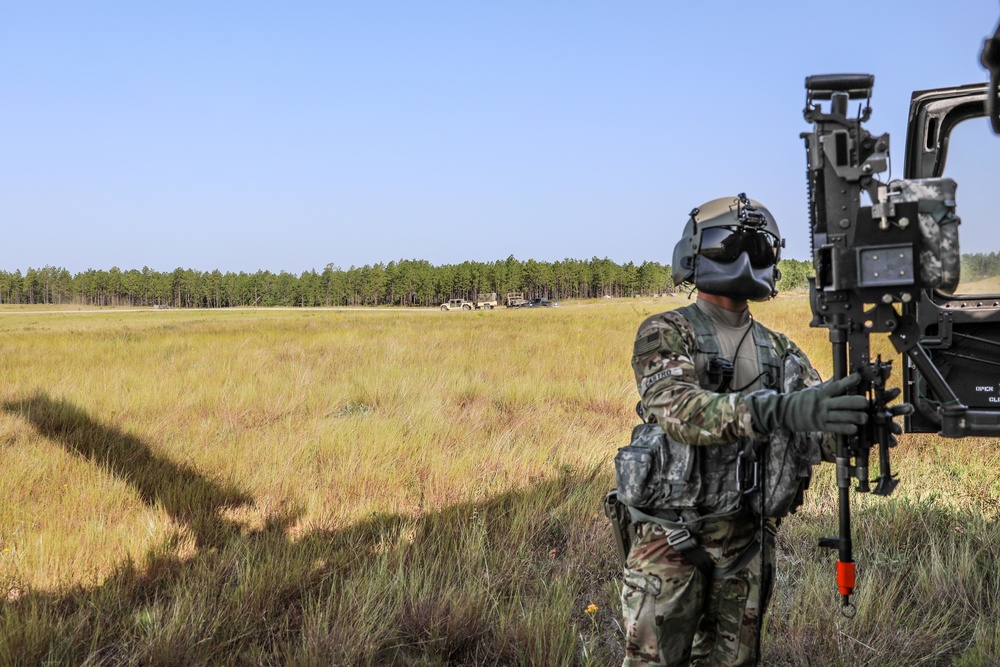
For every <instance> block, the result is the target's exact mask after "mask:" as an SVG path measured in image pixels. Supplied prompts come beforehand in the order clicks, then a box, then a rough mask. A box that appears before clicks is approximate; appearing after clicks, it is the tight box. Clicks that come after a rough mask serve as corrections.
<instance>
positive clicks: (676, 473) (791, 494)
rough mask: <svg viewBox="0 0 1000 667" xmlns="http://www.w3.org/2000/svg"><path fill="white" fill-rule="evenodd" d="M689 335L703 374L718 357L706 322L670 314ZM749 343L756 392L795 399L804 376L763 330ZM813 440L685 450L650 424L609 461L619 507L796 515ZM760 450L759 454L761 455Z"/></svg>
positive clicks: (697, 315)
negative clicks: (612, 464) (758, 388)
mask: <svg viewBox="0 0 1000 667" xmlns="http://www.w3.org/2000/svg"><path fill="white" fill-rule="evenodd" d="M677 312H678V313H679V314H681V315H683V316H684V317H685V318H686V319H687V320H688V321H689V322H690V323H691V325H692V327H693V328H694V331H695V338H696V341H697V347H698V353H699V354H701V355H704V356H705V360H706V362H709V363H706V365H705V367H706V368H708V367H709V365H710V362H711V360H712V359H715V358H717V357H718V356H719V353H720V350H719V340H718V333H717V332H716V329H715V325H714V323H713V322H712V321H711V319H710V318H709V317H708V316H707V315H706V314H705V313H703V312H702V311H701V310H700V309H698V308H697V306H695V305H694V304H692V305H690V306H685V307H683V308H680V309H678V310H677ZM750 326H751V328H752V330H753V340H754V344H755V346H756V351H757V364H758V371H759V373H760V381H761V386H762V387H763V388H764V389H765V390H766V389H772V390H775V391H785V392H788V391H795V390H798V389H801V388H802V387H803V386H804V380H805V368H804V366H803V364H802V362H801V360H800V359H799V358H798V357H797V356H796V355H794V354H788V355H786V356H785V358H784V359H780V358H778V356H777V354H776V352H775V350H774V346H773V345H772V343H771V338H770V336H769V335H768V333H767V331H766V330H765V329H764V327H763V325H761V324H759V323H757V322H756V321H753V322H752V323H751V325H750ZM699 384H700V385H701V387H702V388H703V389H707V390H713V391H714V390H715V388H716V387H715V386H713V385H717V380H715V379H714V378H711V379H710V378H709V377H708V374H707V373H703V374H702V377H699ZM818 438H819V436H818V435H817V434H805V433H802V434H799V433H791V432H789V431H786V430H783V429H779V430H776V431H775V432H774V433H772V434H771V437H770V439H769V441H768V443H767V446H766V447H763V446H761V445H762V444H763V443H753V442H752V441H751V440H750V439H743V440H740V441H738V442H736V443H733V444H727V445H713V446H704V445H699V446H695V445H688V444H685V443H681V442H677V441H676V440H674V439H672V438H671V437H669V436H668V435H667V434H666V433H664V432H663V429H662V428H660V426H659V425H658V424H656V423H646V424H640V425H639V426H636V427H635V429H634V430H633V432H632V442H631V443H630V444H629V445H628V446H627V447H623V448H621V449H620V450H619V452H618V455H617V456H616V457H615V473H616V478H617V486H618V500H619V501H620V502H622V503H624V504H625V505H628V506H630V507H632V508H635V509H639V510H642V511H643V512H645V513H646V514H651V515H656V514H658V513H661V512H662V511H663V510H670V511H672V513H673V514H674V515H675V516H683V517H688V519H687V520H690V518H691V517H697V518H700V519H704V518H706V517H709V516H711V517H726V516H729V515H734V514H736V513H738V512H740V511H741V510H742V509H743V508H744V507H745V506H746V503H745V499H746V498H747V497H748V496H749V501H748V502H749V506H750V509H751V510H752V511H754V512H755V513H758V514H759V513H760V512H762V511H763V512H764V513H765V515H766V516H769V517H774V518H779V517H781V516H785V515H786V514H788V513H789V512H793V511H795V509H797V508H798V506H799V505H801V503H802V493H803V491H804V490H805V488H807V487H808V482H809V478H810V476H811V472H812V465H814V464H815V463H819V460H820V455H819V440H818ZM761 450H763V452H762V451H761ZM761 453H764V457H763V459H764V461H765V463H766V465H765V466H764V473H765V474H764V478H765V503H766V507H764V508H762V507H761V499H760V495H761V494H760V493H751V492H752V491H756V490H757V487H758V485H759V482H760V480H759V472H760V470H759V468H758V467H757V466H756V465H755V462H756V461H757V459H759V458H761V456H760V455H761Z"/></svg>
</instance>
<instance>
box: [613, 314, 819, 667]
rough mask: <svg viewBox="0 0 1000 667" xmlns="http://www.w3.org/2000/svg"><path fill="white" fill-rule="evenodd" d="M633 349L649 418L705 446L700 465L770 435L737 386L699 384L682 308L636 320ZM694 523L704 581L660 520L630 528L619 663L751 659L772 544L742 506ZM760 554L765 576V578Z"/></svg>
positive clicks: (782, 349) (811, 377) (789, 348)
mask: <svg viewBox="0 0 1000 667" xmlns="http://www.w3.org/2000/svg"><path fill="white" fill-rule="evenodd" d="M701 303H702V302H701V301H699V304H701ZM754 326H760V325H754ZM761 329H762V330H763V331H764V332H766V334H767V336H766V338H767V339H768V340H769V342H770V345H771V348H772V349H773V351H774V353H775V355H776V356H777V357H779V358H781V357H783V355H784V354H785V353H786V352H790V353H793V354H795V355H797V356H798V357H799V358H800V359H801V360H802V361H803V365H804V368H803V373H804V376H805V382H804V383H805V384H806V385H810V386H811V385H813V384H818V383H819V382H820V377H819V374H818V373H817V372H816V371H815V370H814V369H813V368H812V367H811V366H810V365H809V363H808V361H807V360H806V357H805V355H804V354H803V353H802V352H801V350H799V349H798V348H797V347H796V346H795V345H794V343H792V342H791V341H790V340H789V339H788V338H787V337H786V336H784V335H782V334H779V333H776V332H773V331H770V330H767V329H764V328H763V327H761ZM634 352H635V354H634V356H633V359H632V366H633V370H634V371H635V377H636V383H637V385H638V387H639V393H640V395H641V396H642V404H643V406H644V408H645V410H646V412H647V414H651V415H653V416H655V418H656V421H657V422H658V423H659V425H660V427H661V428H662V429H663V430H664V431H665V432H666V433H667V435H668V436H669V437H671V438H673V439H674V440H676V441H678V442H682V443H687V444H689V445H697V446H699V447H698V451H699V452H704V454H703V455H702V456H701V457H700V461H701V463H699V465H702V466H704V465H705V461H706V460H708V459H711V458H712V457H713V456H715V455H714V454H713V452H715V451H716V449H717V448H718V450H719V451H722V450H723V449H724V448H725V447H730V448H731V447H732V446H733V444H734V443H737V442H741V441H748V440H758V441H759V440H766V439H767V438H768V435H769V434H767V433H761V432H758V431H757V430H756V427H755V425H754V422H753V419H752V418H751V416H750V412H749V410H748V408H747V406H746V404H745V403H744V401H743V393H716V392H714V391H711V390H708V389H704V388H703V385H705V384H707V381H706V378H705V369H704V366H705V363H704V358H703V355H702V354H700V353H699V348H698V341H697V338H696V334H695V330H694V328H693V326H692V324H691V322H689V321H688V319H686V318H685V317H684V316H683V315H682V314H680V313H678V312H675V311H669V312H666V313H661V314H659V315H654V316H652V317H649V318H647V319H646V320H645V321H644V322H643V323H642V325H641V326H640V327H639V331H638V334H637V336H636V345H635V350H634ZM772 382H773V380H772ZM824 444H826V443H824ZM701 446H703V447H705V448H706V449H701ZM734 474H735V473H734ZM704 500H705V508H704V509H702V507H701V506H699V510H700V514H701V515H705V514H710V513H712V512H713V511H715V507H712V500H713V499H712V498H704ZM695 527H696V528H697V540H698V543H699V544H700V546H701V548H702V549H703V550H704V551H705V552H706V553H707V554H708V555H709V556H710V557H711V559H712V561H713V562H714V564H715V568H716V569H715V573H714V576H712V577H711V580H709V577H706V575H705V573H704V572H703V571H702V570H700V569H699V568H698V567H696V566H695V565H694V564H693V563H692V562H691V561H690V560H689V559H688V558H686V557H685V556H684V555H682V554H681V552H679V551H678V550H677V549H675V548H674V547H672V546H671V545H670V544H668V541H667V537H668V533H669V531H668V530H667V529H665V528H664V527H663V526H661V525H659V524H655V523H648V522H647V523H640V524H639V525H638V527H637V536H636V540H635V542H634V544H633V545H632V549H631V551H630V553H629V557H628V561H627V563H626V566H625V581H624V586H623V588H622V608H623V611H624V616H625V625H626V628H625V630H626V643H625V656H626V657H625V662H624V665H625V666H626V667H627V666H631V665H689V664H690V665H698V666H701V667H707V666H709V665H712V666H715V665H720V666H722V665H724V666H727V667H728V666H734V665H752V664H753V663H754V660H755V654H756V646H757V628H758V617H760V616H762V614H763V612H764V609H766V606H767V601H768V600H769V598H770V584H769V581H770V580H771V579H773V577H772V576H770V573H773V571H774V552H773V549H771V548H765V549H763V553H764V555H763V556H762V554H761V551H762V550H761V549H760V548H759V540H758V535H759V533H760V520H759V518H758V517H756V516H754V515H752V514H750V513H749V512H748V511H746V510H745V509H740V510H737V511H734V512H729V513H728V514H724V515H722V516H717V517H715V518H712V519H707V520H705V521H703V522H701V523H700V524H696V526H695ZM766 530H767V533H768V536H769V537H771V538H773V533H774V531H775V524H774V522H773V521H768V522H767V524H766ZM769 541H772V542H773V539H770V540H769ZM762 557H763V558H764V559H765V563H764V573H765V579H766V580H767V581H763V582H762V581H761V577H760V573H761V558H762Z"/></svg>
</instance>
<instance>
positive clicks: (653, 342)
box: [632, 329, 663, 357]
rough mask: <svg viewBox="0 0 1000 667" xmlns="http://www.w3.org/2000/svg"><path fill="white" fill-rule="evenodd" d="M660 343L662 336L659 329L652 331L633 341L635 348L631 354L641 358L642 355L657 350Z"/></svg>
mask: <svg viewBox="0 0 1000 667" xmlns="http://www.w3.org/2000/svg"><path fill="white" fill-rule="evenodd" d="M662 343H663V334H662V333H661V332H660V330H659V329H654V330H653V331H651V332H650V333H648V334H645V335H642V336H639V337H638V338H636V339H635V347H634V348H633V350H632V353H633V354H634V355H635V356H637V357H641V356H642V355H644V354H647V353H649V352H652V351H653V350H656V349H658V348H659V347H660V345H661V344H662Z"/></svg>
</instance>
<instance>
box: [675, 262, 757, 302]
mask: <svg viewBox="0 0 1000 667" xmlns="http://www.w3.org/2000/svg"><path fill="white" fill-rule="evenodd" d="M696 261H697V264H695V267H694V285H695V287H697V288H698V289H699V290H701V291H702V292H708V293H709V294H716V295H718V296H727V297H729V298H731V299H748V300H750V301H763V300H764V299H768V298H770V297H772V296H774V294H775V291H774V280H775V269H774V265H773V264H770V265H768V266H764V267H761V268H754V266H753V263H752V262H751V261H750V256H749V253H747V252H742V253H740V255H739V256H738V257H737V258H736V259H735V260H733V261H731V262H717V261H714V260H711V259H709V258H708V257H705V256H700V257H698V258H697V260H696Z"/></svg>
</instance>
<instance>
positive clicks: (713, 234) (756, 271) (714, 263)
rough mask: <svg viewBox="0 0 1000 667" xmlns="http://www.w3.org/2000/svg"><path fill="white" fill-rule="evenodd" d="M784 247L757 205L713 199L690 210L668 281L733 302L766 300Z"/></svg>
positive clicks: (768, 215)
mask: <svg viewBox="0 0 1000 667" xmlns="http://www.w3.org/2000/svg"><path fill="white" fill-rule="evenodd" d="M784 245H785V242H784V240H783V239H782V238H781V232H780V231H778V223H777V222H775V220H774V216H773V215H771V212H770V211H768V210H767V209H766V208H765V207H764V206H763V205H762V204H761V203H760V202H757V201H754V200H753V199H748V198H747V196H746V194H743V193H740V194H739V195H737V196H736V197H723V198H721V199H713V200H712V201H710V202H706V203H705V204H702V205H701V206H699V207H698V208H696V209H694V210H692V211H691V215H690V217H689V218H688V221H687V224H686V225H685V226H684V234H683V236H682V237H681V240H680V241H678V243H677V245H676V246H674V259H673V264H672V265H671V269H672V271H673V276H674V283H675V284H677V285H679V284H681V283H684V282H689V283H694V286H695V287H697V288H698V289H699V290H701V291H703V292H708V293H710V294H718V295H720V296H728V297H731V298H736V299H750V300H754V301H761V300H764V299H768V298H770V297H772V296H774V295H775V294H777V293H778V292H777V290H776V289H775V283H777V281H778V280H779V279H780V278H781V272H780V271H778V260H779V259H780V257H781V248H783V247H784Z"/></svg>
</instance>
